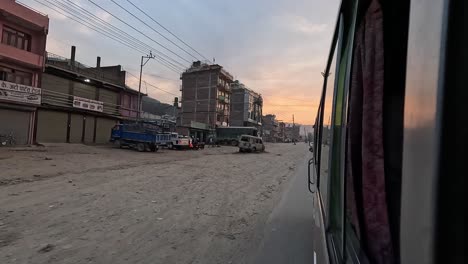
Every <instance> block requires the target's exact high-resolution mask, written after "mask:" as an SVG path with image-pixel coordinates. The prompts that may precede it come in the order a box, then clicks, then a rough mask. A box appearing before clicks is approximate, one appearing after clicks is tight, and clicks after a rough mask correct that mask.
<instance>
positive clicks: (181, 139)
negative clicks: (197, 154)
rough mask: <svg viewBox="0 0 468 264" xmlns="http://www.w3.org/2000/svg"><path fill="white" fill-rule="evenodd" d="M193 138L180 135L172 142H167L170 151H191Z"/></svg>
mask: <svg viewBox="0 0 468 264" xmlns="http://www.w3.org/2000/svg"><path fill="white" fill-rule="evenodd" d="M191 140H192V139H191V138H189V137H187V136H182V135H178V136H177V137H174V136H173V138H172V140H171V141H170V142H167V148H168V149H189V148H190V144H191V143H192V142H191Z"/></svg>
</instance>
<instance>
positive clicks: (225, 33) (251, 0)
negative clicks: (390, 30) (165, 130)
mask: <svg viewBox="0 0 468 264" xmlns="http://www.w3.org/2000/svg"><path fill="white" fill-rule="evenodd" d="M47 1H48V2H47ZM58 1H59V2H65V3H67V4H68V3H69V2H68V0H58ZM92 1H94V2H95V3H96V4H99V5H100V6H102V7H103V8H105V9H107V10H108V11H110V12H111V13H113V14H115V15H117V16H118V17H119V18H121V19H123V20H125V21H127V23H129V24H131V25H132V26H134V27H135V28H137V29H138V30H140V31H142V32H143V33H146V34H147V35H148V36H150V37H151V38H153V39H154V40H156V41H158V42H159V43H161V44H162V45H163V46H165V47H167V48H168V49H170V50H172V51H174V52H175V53H176V54H178V55H180V56H181V57H183V58H185V59H186V60H189V61H192V60H193V58H191V57H190V56H189V55H188V54H186V53H185V52H184V51H182V50H181V49H179V48H178V47H176V46H174V45H173V44H171V43H169V42H168V41H167V40H165V39H164V38H162V37H160V36H159V35H157V34H156V33H155V32H154V31H153V30H151V29H150V28H148V27H146V26H145V25H144V24H142V23H141V22H139V21H138V20H136V19H135V18H133V17H132V16H131V15H129V14H127V13H125V11H123V10H122V9H120V8H119V7H118V6H117V5H115V4H114V3H112V2H111V0H92ZM114 1H115V2H117V3H119V4H121V5H122V6H124V7H126V8H127V10H129V11H131V12H132V13H133V14H136V15H138V16H139V17H140V18H141V19H142V20H144V21H145V22H146V23H148V24H149V25H150V26H152V27H153V28H154V29H156V30H158V31H159V32H161V33H163V34H165V35H166V36H167V37H168V38H169V39H171V40H173V42H175V43H176V44H178V45H179V46H181V47H182V48H185V49H186V50H189V48H187V47H186V46H184V45H183V44H182V43H180V42H178V41H177V39H175V38H173V37H172V36H170V35H169V34H168V33H167V32H165V31H164V30H163V29H161V28H160V27H159V26H158V25H157V24H156V23H154V22H153V21H151V20H150V19H149V18H147V17H145V16H144V15H143V14H141V13H139V11H138V10H136V9H135V8H133V7H132V6H131V5H130V4H129V3H128V2H127V1H126V0H114ZM131 1H132V2H133V3H134V4H136V5H137V6H138V7H140V8H141V9H143V10H144V11H145V12H147V13H148V14H150V15H151V16H152V17H153V18H154V19H155V20H157V21H158V22H159V23H161V24H162V25H163V26H165V27H166V28H168V29H169V30H171V31H172V32H173V33H175V34H176V35H177V36H178V37H179V38H181V39H182V40H183V41H184V42H186V43H188V44H190V45H191V46H192V47H193V48H195V49H196V50H197V51H198V52H200V53H201V54H202V55H204V56H205V57H206V58H208V59H210V60H212V59H213V58H215V59H216V63H218V64H220V65H222V66H223V67H224V68H225V69H226V70H227V71H229V72H230V73H231V74H232V75H234V76H235V78H236V79H238V80H240V81H241V82H242V83H244V84H245V85H247V86H248V87H249V88H251V89H253V90H255V91H257V92H259V93H261V94H262V95H263V97H264V101H265V104H264V110H263V112H264V114H276V115H277V118H278V119H280V120H284V121H286V122H291V121H292V115H293V114H294V115H295V121H296V122H297V123H302V124H312V123H313V119H314V115H315V111H316V108H317V104H318V100H319V95H320V90H321V85H322V77H321V75H320V72H321V71H323V68H324V67H325V62H326V58H327V55H328V49H329V48H330V47H329V46H330V42H331V37H332V33H333V29H334V23H335V20H336V14H337V12H338V5H339V1H338V0H236V1H228V0H164V1H163V0H131ZM18 2H20V3H24V4H26V5H28V6H30V7H33V8H34V9H37V10H39V11H41V12H42V13H45V14H48V15H49V17H50V29H49V35H48V43H47V50H48V51H49V52H52V53H54V54H57V55H60V56H63V57H69V53H70V46H71V45H75V46H76V47H77V55H76V56H77V57H76V58H77V60H78V61H80V62H82V63H84V64H87V65H90V66H94V65H95V63H96V56H101V57H102V63H101V64H102V65H117V64H120V65H122V67H123V68H124V70H126V71H128V72H130V73H132V74H134V75H135V76H137V75H138V74H139V64H140V59H141V55H142V53H140V52H138V51H135V50H132V49H130V48H128V47H126V46H124V45H122V44H120V43H118V42H116V41H114V40H112V39H109V38H107V37H106V36H103V35H101V34H99V33H96V32H95V31H93V30H91V29H89V28H87V27H85V26H83V25H80V24H79V23H77V22H75V21H72V20H70V19H69V18H67V17H65V16H63V15H60V14H58V13H57V12H56V11H54V10H51V9H50V8H48V7H46V6H44V5H41V4H39V3H38V2H44V3H46V4H47V5H49V6H52V7H54V6H53V5H52V4H51V3H56V2H57V0H40V1H36V0H19V1H18ZM70 2H73V3H76V4H79V5H81V6H82V7H83V8H85V9H87V10H88V11H91V12H93V13H94V14H96V15H97V16H99V17H100V18H101V19H104V20H105V21H107V22H109V23H112V24H113V25H114V26H116V27H118V28H119V29H121V30H123V31H125V32H127V33H129V34H130V35H133V36H135V37H136V38H138V39H139V40H141V41H143V42H145V43H146V44H149V45H150V46H152V47H155V48H157V49H158V50H159V51H161V52H164V53H166V54H167V55H170V56H171V57H173V58H174V59H177V60H178V61H180V62H182V63H183V64H184V65H185V66H186V67H188V66H189V65H190V64H189V63H187V62H185V61H183V60H181V59H180V58H178V57H176V56H175V55H173V54H171V53H169V52H167V51H166V50H164V49H163V48H160V46H158V45H157V44H155V43H154V42H152V41H151V40H149V39H147V38H146V37H144V36H143V35H141V34H140V33H138V32H137V31H135V30H133V29H131V28H130V27H128V26H126V25H125V24H123V23H121V22H120V21H118V20H117V19H115V18H113V17H112V16H111V15H109V14H107V13H105V12H104V11H102V10H99V9H98V8H97V7H96V6H94V5H93V4H92V3H90V2H89V0H70ZM54 8H55V9H58V8H57V7H54ZM62 12H63V11H62ZM193 53H194V52H193ZM143 79H144V80H145V81H146V82H147V83H148V84H151V85H154V86H157V87H159V88H160V89H163V90H165V91H168V92H170V93H166V92H163V91H161V90H158V89H156V88H154V87H152V86H151V85H143V92H146V91H147V92H148V94H149V96H151V97H153V98H156V99H158V100H160V101H162V102H165V103H170V102H172V101H173V99H174V95H173V94H177V95H179V94H180V92H179V89H180V84H181V82H180V80H179V74H177V73H175V72H174V71H171V70H169V69H167V68H166V67H164V66H163V65H161V64H160V63H159V62H158V61H155V60H151V61H149V62H148V64H147V65H146V66H145V68H144V74H143ZM128 83H129V84H130V86H131V87H133V88H135V89H136V88H137V87H138V80H137V78H134V77H132V76H129V80H128Z"/></svg>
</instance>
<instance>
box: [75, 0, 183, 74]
mask: <svg viewBox="0 0 468 264" xmlns="http://www.w3.org/2000/svg"><path fill="white" fill-rule="evenodd" d="M67 2H69V3H70V4H72V5H74V6H75V8H76V9H79V10H78V11H80V10H81V11H83V12H85V13H86V14H87V15H88V16H89V17H91V19H92V20H94V21H96V20H98V21H99V22H100V23H101V24H102V25H104V26H106V27H107V28H109V29H110V30H111V31H113V32H117V33H118V34H120V35H122V36H123V37H125V38H127V39H130V40H132V41H134V42H135V43H138V44H139V45H141V46H144V47H145V48H146V49H148V50H154V51H155V52H159V51H158V50H157V49H155V48H153V47H151V46H150V45H148V44H146V43H144V42H142V41H141V40H139V39H137V38H135V37H134V36H132V35H130V34H128V33H127V32H125V31H123V30H121V29H120V28H118V27H115V26H114V25H112V24H111V23H109V22H107V21H105V20H103V19H101V18H99V17H98V16H96V15H94V14H93V13H91V12H89V11H88V10H86V9H85V8H83V7H81V6H79V5H78V4H75V3H73V2H72V1H71V0H67ZM81 14H82V13H81ZM169 59H171V60H172V61H173V62H175V63H177V64H178V65H180V66H182V69H183V68H185V66H184V65H183V64H181V63H179V62H178V61H176V60H174V59H172V58H169ZM167 63H169V62H167ZM174 66H175V65H174Z"/></svg>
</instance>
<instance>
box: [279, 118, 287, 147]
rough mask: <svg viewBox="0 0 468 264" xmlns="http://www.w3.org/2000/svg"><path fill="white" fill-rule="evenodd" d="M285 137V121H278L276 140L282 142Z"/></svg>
mask: <svg viewBox="0 0 468 264" xmlns="http://www.w3.org/2000/svg"><path fill="white" fill-rule="evenodd" d="M285 139H286V123H284V122H279V124H278V140H279V142H284V141H285Z"/></svg>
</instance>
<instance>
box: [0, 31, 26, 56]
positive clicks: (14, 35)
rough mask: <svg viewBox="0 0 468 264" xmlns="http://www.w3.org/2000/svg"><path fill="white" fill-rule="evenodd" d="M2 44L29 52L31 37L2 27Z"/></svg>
mask: <svg viewBox="0 0 468 264" xmlns="http://www.w3.org/2000/svg"><path fill="white" fill-rule="evenodd" d="M2 43H3V44H6V45H9V46H13V47H16V48H18V49H22V50H27V51H31V36H30V35H28V34H26V33H23V32H21V31H18V30H15V29H13V28H10V27H6V26H5V27H3V36H2Z"/></svg>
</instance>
